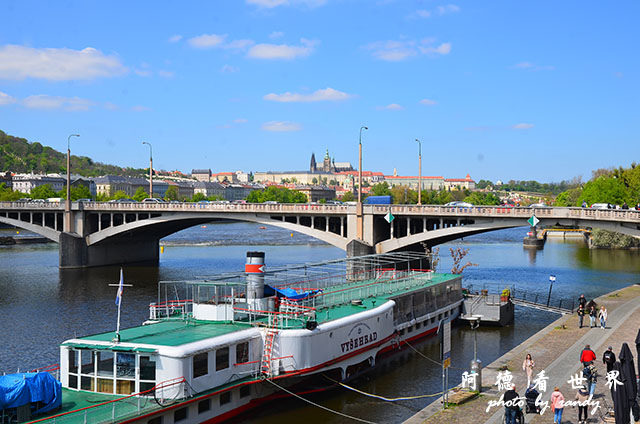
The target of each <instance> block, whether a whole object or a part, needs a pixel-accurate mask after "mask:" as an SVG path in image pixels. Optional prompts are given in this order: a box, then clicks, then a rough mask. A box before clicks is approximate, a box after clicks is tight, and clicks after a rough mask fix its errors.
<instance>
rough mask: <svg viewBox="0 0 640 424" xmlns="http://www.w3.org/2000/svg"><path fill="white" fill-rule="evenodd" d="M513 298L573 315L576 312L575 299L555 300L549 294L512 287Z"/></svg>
mask: <svg viewBox="0 0 640 424" xmlns="http://www.w3.org/2000/svg"><path fill="white" fill-rule="evenodd" d="M511 297H512V298H513V299H515V300H521V301H523V302H527V303H531V304H535V305H540V306H546V307H548V308H556V309H562V310H566V311H571V312H572V313H573V311H574V310H575V299H563V298H554V297H552V296H551V295H550V294H549V293H541V292H534V291H528V290H523V289H516V288H514V287H512V288H511Z"/></svg>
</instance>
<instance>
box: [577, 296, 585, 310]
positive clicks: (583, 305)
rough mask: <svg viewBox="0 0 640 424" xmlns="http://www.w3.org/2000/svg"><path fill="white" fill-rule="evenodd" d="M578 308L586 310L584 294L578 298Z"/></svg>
mask: <svg viewBox="0 0 640 424" xmlns="http://www.w3.org/2000/svg"><path fill="white" fill-rule="evenodd" d="M578 306H582V309H585V310H586V308H587V299H586V298H585V297H584V294H581V295H580V298H579V299H578Z"/></svg>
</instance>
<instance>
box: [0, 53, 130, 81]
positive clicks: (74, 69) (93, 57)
mask: <svg viewBox="0 0 640 424" xmlns="http://www.w3.org/2000/svg"><path fill="white" fill-rule="evenodd" d="M126 72H127V68H126V67H125V66H124V65H123V64H122V63H121V62H120V59H119V58H118V57H117V56H115V55H111V56H108V55H105V54H104V53H102V52H101V51H99V50H96V49H94V48H91V47H87V48H85V49H82V50H72V49H66V48H62V49H55V48H42V49H37V48H33V47H25V46H17V45H11V44H10V45H6V46H2V47H0V79H9V80H23V79H25V78H41V79H46V80H53V81H69V80H89V79H94V78H100V77H114V76H118V75H122V74H124V73H126Z"/></svg>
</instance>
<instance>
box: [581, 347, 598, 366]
mask: <svg viewBox="0 0 640 424" xmlns="http://www.w3.org/2000/svg"><path fill="white" fill-rule="evenodd" d="M595 360H596V353H595V352H594V351H593V350H591V346H590V345H586V346H585V347H584V349H582V352H580V362H582V365H583V366H584V367H586V366H587V365H590V364H591V363H592V362H593V361H595Z"/></svg>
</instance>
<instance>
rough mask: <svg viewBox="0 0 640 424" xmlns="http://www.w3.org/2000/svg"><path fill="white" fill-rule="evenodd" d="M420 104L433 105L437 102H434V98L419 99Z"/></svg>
mask: <svg viewBox="0 0 640 424" xmlns="http://www.w3.org/2000/svg"><path fill="white" fill-rule="evenodd" d="M420 104H421V105H427V106H433V105H437V104H438V102H436V101H435V100H430V99H422V100H420Z"/></svg>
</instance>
